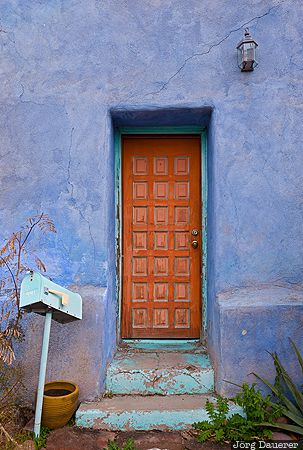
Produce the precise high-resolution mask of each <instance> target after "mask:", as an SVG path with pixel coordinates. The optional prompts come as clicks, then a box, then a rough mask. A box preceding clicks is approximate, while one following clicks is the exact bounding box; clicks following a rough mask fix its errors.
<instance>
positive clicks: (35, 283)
mask: <svg viewBox="0 0 303 450" xmlns="http://www.w3.org/2000/svg"><path fill="white" fill-rule="evenodd" d="M20 308H22V309H25V310H26V311H29V312H35V313H38V314H41V315H43V316H45V314H46V313H47V312H49V311H52V319H53V320H56V321H57V322H60V323H67V322H72V321H73V320H77V319H82V298H81V296H80V295H79V294H76V293H74V292H72V291H70V290H68V289H65V288H64V287H61V286H59V285H58V284H56V283H54V282H53V281H50V280H49V279H48V278H46V277H44V276H43V275H41V274H40V273H38V272H29V273H28V274H27V275H26V276H25V277H24V279H23V281H22V283H21V291H20Z"/></svg>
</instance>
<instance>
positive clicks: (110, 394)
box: [103, 391, 114, 398]
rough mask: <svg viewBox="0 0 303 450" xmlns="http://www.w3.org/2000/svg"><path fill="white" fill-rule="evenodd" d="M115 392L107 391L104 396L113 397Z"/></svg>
mask: <svg viewBox="0 0 303 450" xmlns="http://www.w3.org/2000/svg"><path fill="white" fill-rule="evenodd" d="M113 396H114V394H113V392H112V391H105V392H104V394H103V397H104V398H113Z"/></svg>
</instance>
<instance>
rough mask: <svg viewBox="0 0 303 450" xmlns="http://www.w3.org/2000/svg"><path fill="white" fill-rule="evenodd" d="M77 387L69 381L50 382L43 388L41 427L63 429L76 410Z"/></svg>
mask: <svg viewBox="0 0 303 450" xmlns="http://www.w3.org/2000/svg"><path fill="white" fill-rule="evenodd" d="M78 397H79V387H78V386H77V385H76V384H74V383H71V382H70V381H52V382H50V383H46V384H45V386H44V395H43V408H42V425H43V426H45V427H48V428H50V429H51V430H54V429H55V428H60V427H64V425H66V424H67V422H68V421H69V420H70V418H71V417H72V415H73V414H74V412H75V411H76V409H77V406H78Z"/></svg>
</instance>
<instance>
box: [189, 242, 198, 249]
mask: <svg viewBox="0 0 303 450" xmlns="http://www.w3.org/2000/svg"><path fill="white" fill-rule="evenodd" d="M191 246H192V248H198V246H199V242H198V241H192V243H191Z"/></svg>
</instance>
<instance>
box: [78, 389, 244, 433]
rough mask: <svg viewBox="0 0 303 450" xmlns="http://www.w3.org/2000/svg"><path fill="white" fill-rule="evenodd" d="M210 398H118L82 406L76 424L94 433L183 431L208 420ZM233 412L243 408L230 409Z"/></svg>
mask: <svg viewBox="0 0 303 450" xmlns="http://www.w3.org/2000/svg"><path fill="white" fill-rule="evenodd" d="M207 399H210V400H212V401H213V400H214V398H213V397H210V396H208V395H172V396H170V397H163V396H157V395H156V396H152V397H142V396H115V397H113V398H103V399H102V400H101V401H99V402H88V403H82V404H81V405H80V408H79V409H78V411H77V413H76V425H77V426H79V427H83V428H92V429H95V430H113V431H114V430H121V431H133V430H184V429H187V428H189V427H191V425H192V424H193V423H194V422H198V421H201V420H208V414H207V412H206V409H205V404H206V400H207ZM230 412H231V413H235V412H239V413H241V409H240V408H239V407H236V406H231V409H230Z"/></svg>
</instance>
